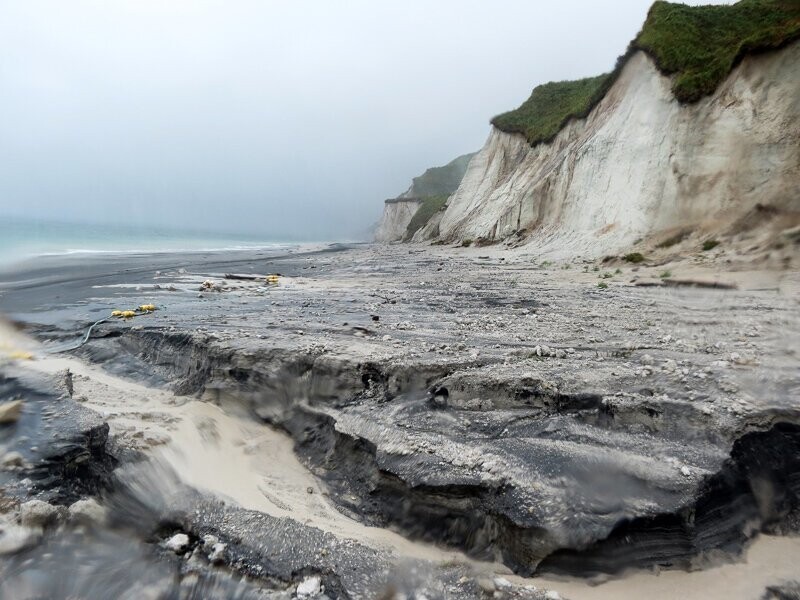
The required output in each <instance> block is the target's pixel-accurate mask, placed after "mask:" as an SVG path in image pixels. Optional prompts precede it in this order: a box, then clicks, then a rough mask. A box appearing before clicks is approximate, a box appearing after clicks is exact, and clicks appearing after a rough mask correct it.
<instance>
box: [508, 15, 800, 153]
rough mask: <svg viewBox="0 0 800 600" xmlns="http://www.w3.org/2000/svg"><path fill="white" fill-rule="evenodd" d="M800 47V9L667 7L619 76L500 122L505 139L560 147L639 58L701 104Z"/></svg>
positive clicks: (539, 94) (555, 95)
mask: <svg viewBox="0 0 800 600" xmlns="http://www.w3.org/2000/svg"><path fill="white" fill-rule="evenodd" d="M796 39H800V1H798V0H741V1H740V2H737V3H736V4H733V5H709V6H686V5H684V4H674V3H671V2H663V1H661V0H659V1H658V2H656V3H655V4H653V6H652V7H651V8H650V11H649V12H648V15H647V20H646V21H645V23H644V25H643V27H642V30H641V32H640V33H639V35H638V36H637V37H636V38H635V39H634V40H633V41H632V42H631V43H630V45H629V46H628V49H627V51H626V52H625V54H623V55H622V56H621V57H620V58H619V59H618V60H617V64H616V66H615V68H614V70H613V71H612V72H611V73H607V74H604V75H599V76H597V77H589V78H586V79H579V80H576V81H560V82H551V83H546V84H544V85H540V86H538V87H536V88H534V89H533V92H532V93H531V96H530V98H528V99H527V100H526V101H525V102H524V103H523V104H522V105H521V106H520V107H519V108H517V109H516V110H512V111H509V112H506V113H503V114H501V115H498V116H496V117H494V118H493V119H492V125H494V126H495V127H496V128H497V129H499V130H500V131H505V132H507V133H521V134H522V135H524V136H525V137H526V138H527V140H528V142H529V143H530V144H531V145H532V146H535V145H537V144H540V143H547V142H550V141H552V139H553V138H554V137H555V136H556V134H557V133H558V132H559V131H560V130H561V129H562V128H563V127H564V125H566V124H567V122H568V121H569V120H570V119H574V118H583V117H585V116H587V115H588V114H589V112H590V111H591V110H592V109H593V108H594V107H595V106H596V105H597V103H598V102H600V100H602V99H603V97H604V96H605V94H606V92H607V91H608V90H609V88H610V87H611V85H612V84H613V83H614V82H615V81H616V79H617V77H618V76H619V74H620V73H621V71H622V68H623V67H624V66H625V63H626V62H627V60H628V58H629V57H630V56H632V55H633V53H634V52H636V51H637V50H643V51H645V52H647V53H648V54H649V55H650V56H651V57H652V58H653V60H654V61H655V63H656V65H657V66H658V68H659V69H660V70H661V72H663V73H664V74H667V75H674V79H673V85H672V91H673V93H674V94H675V97H676V98H677V99H678V100H679V101H681V102H695V101H697V100H699V99H700V98H702V97H704V96H707V95H708V94H711V93H713V92H714V90H716V89H717V86H718V85H719V84H720V83H722V81H723V80H724V79H725V78H726V77H727V76H728V74H729V73H730V72H731V70H732V69H733V67H735V66H736V65H737V64H738V63H739V61H740V60H741V59H742V58H743V57H744V56H746V55H747V54H750V53H755V52H762V51H766V50H770V49H775V48H780V47H782V46H784V45H785V44H787V43H789V42H791V41H793V40H796Z"/></svg>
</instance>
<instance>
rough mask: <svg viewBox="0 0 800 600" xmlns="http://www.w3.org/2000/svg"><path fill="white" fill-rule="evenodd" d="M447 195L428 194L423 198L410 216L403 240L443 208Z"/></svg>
mask: <svg viewBox="0 0 800 600" xmlns="http://www.w3.org/2000/svg"><path fill="white" fill-rule="evenodd" d="M449 197H450V195H449V194H440V195H438V196H428V197H427V198H424V199H423V200H422V204H420V205H419V208H418V209H417V212H415V213H414V216H413V217H411V221H409V223H408V227H406V235H405V238H404V240H403V241H408V240H410V239H411V238H412V237H414V234H415V233H417V230H418V229H421V228H422V227H424V226H425V225H426V224H427V223H428V221H430V219H431V217H432V216H433V215H435V214H436V213H437V212H439V211H440V210H442V209H443V208H444V205H445V202H447V199H448V198H449Z"/></svg>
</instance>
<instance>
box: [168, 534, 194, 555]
mask: <svg viewBox="0 0 800 600" xmlns="http://www.w3.org/2000/svg"><path fill="white" fill-rule="evenodd" d="M164 546H165V547H166V548H167V550H172V551H173V552H175V553H176V554H178V553H180V552H184V551H185V550H186V549H187V548H188V547H189V536H188V535H186V534H185V533H176V534H175V535H173V536H172V537H171V538H169V539H168V540H167V541H166V542H165V543H164Z"/></svg>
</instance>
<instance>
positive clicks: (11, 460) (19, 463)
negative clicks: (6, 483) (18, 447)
mask: <svg viewBox="0 0 800 600" xmlns="http://www.w3.org/2000/svg"><path fill="white" fill-rule="evenodd" d="M24 466H25V458H23V456H22V454H20V453H19V452H8V453H6V454H5V455H4V456H3V458H2V459H0V467H2V468H3V469H16V468H19V467H24Z"/></svg>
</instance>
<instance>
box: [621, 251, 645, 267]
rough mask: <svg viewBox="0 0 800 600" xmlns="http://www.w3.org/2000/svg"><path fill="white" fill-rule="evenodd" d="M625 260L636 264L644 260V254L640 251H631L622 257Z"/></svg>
mask: <svg viewBox="0 0 800 600" xmlns="http://www.w3.org/2000/svg"><path fill="white" fill-rule="evenodd" d="M622 259H623V260H624V261H625V262H629V263H634V264H638V263H640V262H644V260H645V259H644V255H642V253H641V252H631V253H630V254H626V255H625V256H623V257H622Z"/></svg>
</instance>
